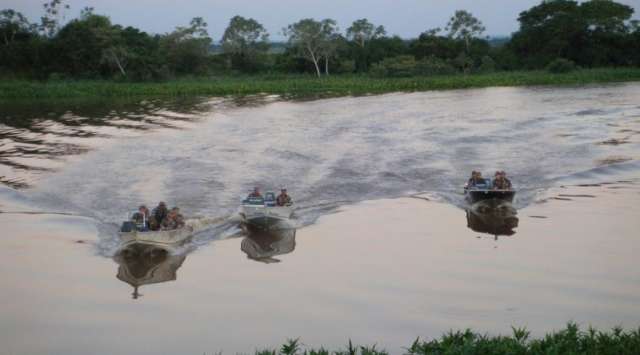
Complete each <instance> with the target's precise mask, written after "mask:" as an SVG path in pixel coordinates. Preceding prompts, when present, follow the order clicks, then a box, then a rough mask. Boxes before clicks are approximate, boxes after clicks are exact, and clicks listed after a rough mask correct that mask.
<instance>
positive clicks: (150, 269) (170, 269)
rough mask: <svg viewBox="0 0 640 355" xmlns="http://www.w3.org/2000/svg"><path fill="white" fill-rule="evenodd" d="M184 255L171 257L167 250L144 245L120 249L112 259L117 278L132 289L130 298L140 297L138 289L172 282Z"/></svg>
mask: <svg viewBox="0 0 640 355" xmlns="http://www.w3.org/2000/svg"><path fill="white" fill-rule="evenodd" d="M185 258H186V255H173V254H171V252H170V251H169V250H166V249H164V248H158V247H155V246H151V245H145V244H133V245H129V246H127V247H124V248H121V249H120V250H119V251H118V252H117V253H116V255H115V256H114V257H113V259H114V260H115V262H117V263H118V265H119V267H118V274H117V276H116V277H117V278H118V280H120V281H123V282H126V283H128V284H129V285H131V287H133V293H132V297H133V298H134V299H137V298H139V297H140V296H141V294H140V292H139V290H138V289H139V287H140V286H143V285H150V284H157V283H162V282H169V281H174V280H176V278H177V273H176V272H177V270H178V269H179V268H180V266H182V263H183V262H184V260H185Z"/></svg>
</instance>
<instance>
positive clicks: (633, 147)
mask: <svg viewBox="0 0 640 355" xmlns="http://www.w3.org/2000/svg"><path fill="white" fill-rule="evenodd" d="M0 105H1V106H0V108H1V109H0V182H1V183H2V185H1V186H0V222H1V223H2V225H3V228H2V230H3V232H2V238H0V264H1V267H0V282H1V283H2V285H3V287H2V290H3V292H0V303H1V304H2V306H0V344H3V345H2V347H3V349H2V351H3V352H7V353H11V354H87V353H91V354H128V353H136V354H165V353H166V354H177V353H217V352H220V351H223V352H224V353H236V352H243V353H248V352H253V351H254V350H255V349H256V348H263V347H272V348H273V347H277V346H278V344H281V343H282V342H284V341H285V340H286V339H288V338H297V337H300V338H301V340H302V342H303V343H304V344H306V345H308V346H316V347H319V346H320V345H324V346H325V347H330V348H341V347H344V346H345V344H346V343H347V341H348V340H349V339H352V340H353V341H354V342H356V343H359V344H374V343H377V344H378V347H382V348H386V349H388V350H389V351H391V352H392V353H401V352H402V347H403V346H408V345H410V343H411V342H412V341H413V340H415V338H416V337H418V336H420V337H421V338H432V337H437V336H439V335H440V334H442V333H443V332H446V331H448V330H449V329H452V328H454V329H459V328H467V327H472V328H474V329H476V330H478V331H480V332H488V333H490V334H508V333H509V332H510V331H511V328H510V327H511V326H526V327H528V328H529V329H530V330H531V331H532V332H533V333H534V334H535V335H542V334H544V332H547V331H550V330H553V329H558V328H561V327H563V326H564V324H565V323H566V322H567V321H571V320H575V321H577V322H579V323H580V324H581V325H584V326H588V325H594V326H598V327H605V328H607V327H612V326H615V325H624V326H627V327H637V326H638V325H639V324H638V319H640V310H639V309H638V308H637V307H636V305H637V302H636V301H637V296H638V295H639V294H640V271H638V268H637V267H636V266H637V262H636V259H637V258H636V254H635V253H634V250H635V251H636V252H637V250H640V239H639V238H638V230H639V229H640V220H639V219H638V218H637V217H638V215H639V213H640V203H639V202H640V84H638V83H629V84H615V85H598V86H586V87H562V88H557V87H556V88H552V87H533V88H489V89H474V90H454V91H440V92H425V93H397V94H387V95H378V96H362V97H344V98H328V99H327V98H325V99H315V100H311V99H310V100H288V99H283V98H280V97H276V96H267V95H258V96H254V97H244V98H190V99H171V100H170V99H147V100H142V99H130V100H93V101H76V100H67V101H55V102H51V101H24V102H22V101H18V102H12V103H2V104H0ZM474 169H475V170H481V171H483V172H484V174H485V175H489V176H490V175H492V174H491V173H492V172H493V171H495V170H506V171H507V173H508V175H509V177H510V178H511V180H512V182H513V183H514V185H515V187H516V188H517V190H518V193H517V196H516V200H515V202H514V205H513V207H514V209H513V211H512V212H510V213H509V214H508V215H507V216H505V215H497V216H496V215H485V214H482V213H479V214H478V213H476V212H477V211H473V210H468V209H467V208H466V207H467V206H466V202H465V201H464V198H463V196H462V194H461V185H462V184H463V183H464V182H465V181H466V179H467V178H468V175H469V173H470V171H471V170H474ZM253 186H262V187H264V188H269V189H278V188H279V187H281V186H286V187H287V188H288V190H289V192H290V194H291V195H292V196H293V198H294V201H295V202H296V204H295V206H296V218H295V222H294V223H295V227H296V229H295V230H288V231H285V232H282V233H274V234H269V233H266V234H264V235H251V236H247V235H246V233H244V232H243V231H242V230H241V229H240V228H239V227H238V223H237V219H236V210H237V208H238V205H239V201H240V200H241V197H242V196H244V195H245V194H246V193H247V192H248V191H249V190H250V189H251V188H252V187H253ZM160 200H164V201H166V202H167V203H168V204H169V205H171V206H173V205H177V206H180V207H181V209H182V212H183V213H184V214H185V215H186V216H188V217H191V218H207V219H209V220H210V219H213V220H214V221H215V222H214V223H211V224H209V225H207V227H206V228H205V229H204V230H203V231H202V232H200V233H198V234H197V235H195V236H194V238H193V240H192V241H191V242H190V243H188V244H187V245H185V246H183V247H182V248H180V249H179V250H177V251H173V252H172V253H169V254H167V255H156V256H154V257H153V258H150V259H149V260H125V259H123V258H121V257H119V255H118V247H119V240H118V237H117V230H118V226H119V224H120V222H121V221H122V220H123V219H125V218H126V216H127V212H128V211H130V210H132V209H135V208H136V207H137V206H138V205H139V204H141V203H145V204H147V205H149V206H154V205H155V204H156V203H157V202H158V201H160ZM154 270H155V271H154ZM150 271H153V272H155V274H153V272H152V273H151V274H150V273H149V272H150Z"/></svg>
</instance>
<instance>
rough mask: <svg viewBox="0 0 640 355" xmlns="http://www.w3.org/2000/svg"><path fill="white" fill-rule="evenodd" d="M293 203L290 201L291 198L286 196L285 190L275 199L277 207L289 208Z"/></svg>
mask: <svg viewBox="0 0 640 355" xmlns="http://www.w3.org/2000/svg"><path fill="white" fill-rule="evenodd" d="M292 204H293V201H291V196H289V195H288V194H287V189H281V190H280V195H278V197H277V198H276V205H278V206H281V207H282V206H291V205H292Z"/></svg>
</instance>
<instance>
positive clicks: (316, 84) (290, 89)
mask: <svg viewBox="0 0 640 355" xmlns="http://www.w3.org/2000/svg"><path fill="white" fill-rule="evenodd" d="M628 81H640V68H618V69H613V68H611V69H589V70H586V69H581V70H575V71H572V72H570V73H565V74H553V73H550V72H548V71H523V72H515V71H514V72H493V73H486V74H471V75H463V74H452V75H438V76H409V77H397V78H396V77H394V78H385V77H374V76H366V75H339V76H330V77H324V78H322V79H317V78H315V77H314V76H312V75H256V76H235V77H234V76H223V77H211V78H207V79H203V78H193V79H188V78H185V79H182V80H175V81H168V82H155V83H154V82H151V83H148V82H142V83H129V82H114V81H109V80H104V81H95V80H94V81H92V80H80V81H74V80H72V81H64V80H62V81H47V82H35V81H22V80H4V81H0V100H11V99H47V98H73V97H77V98H82V97H85V98H96V97H100V98H107V97H110V98H116V97H123V98H126V97H180V96H230V95H239V96H243V95H256V94H274V95H282V96H285V97H291V96H296V97H332V96H345V95H367V94H381V93H388V92H414V91H429V90H448V89H467V88H484V87H496V86H498V87H499V86H536V85H584V84H590V83H608V82H628Z"/></svg>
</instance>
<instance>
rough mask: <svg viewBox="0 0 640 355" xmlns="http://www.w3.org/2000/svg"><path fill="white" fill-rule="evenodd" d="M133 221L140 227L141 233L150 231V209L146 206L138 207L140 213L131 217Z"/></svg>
mask: <svg viewBox="0 0 640 355" xmlns="http://www.w3.org/2000/svg"><path fill="white" fill-rule="evenodd" d="M131 221H132V222H134V223H135V224H136V225H138V226H139V227H138V228H139V229H140V231H142V232H144V231H146V230H148V229H149V209H148V208H147V206H145V205H141V206H140V207H138V212H136V213H134V214H133V216H131Z"/></svg>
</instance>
